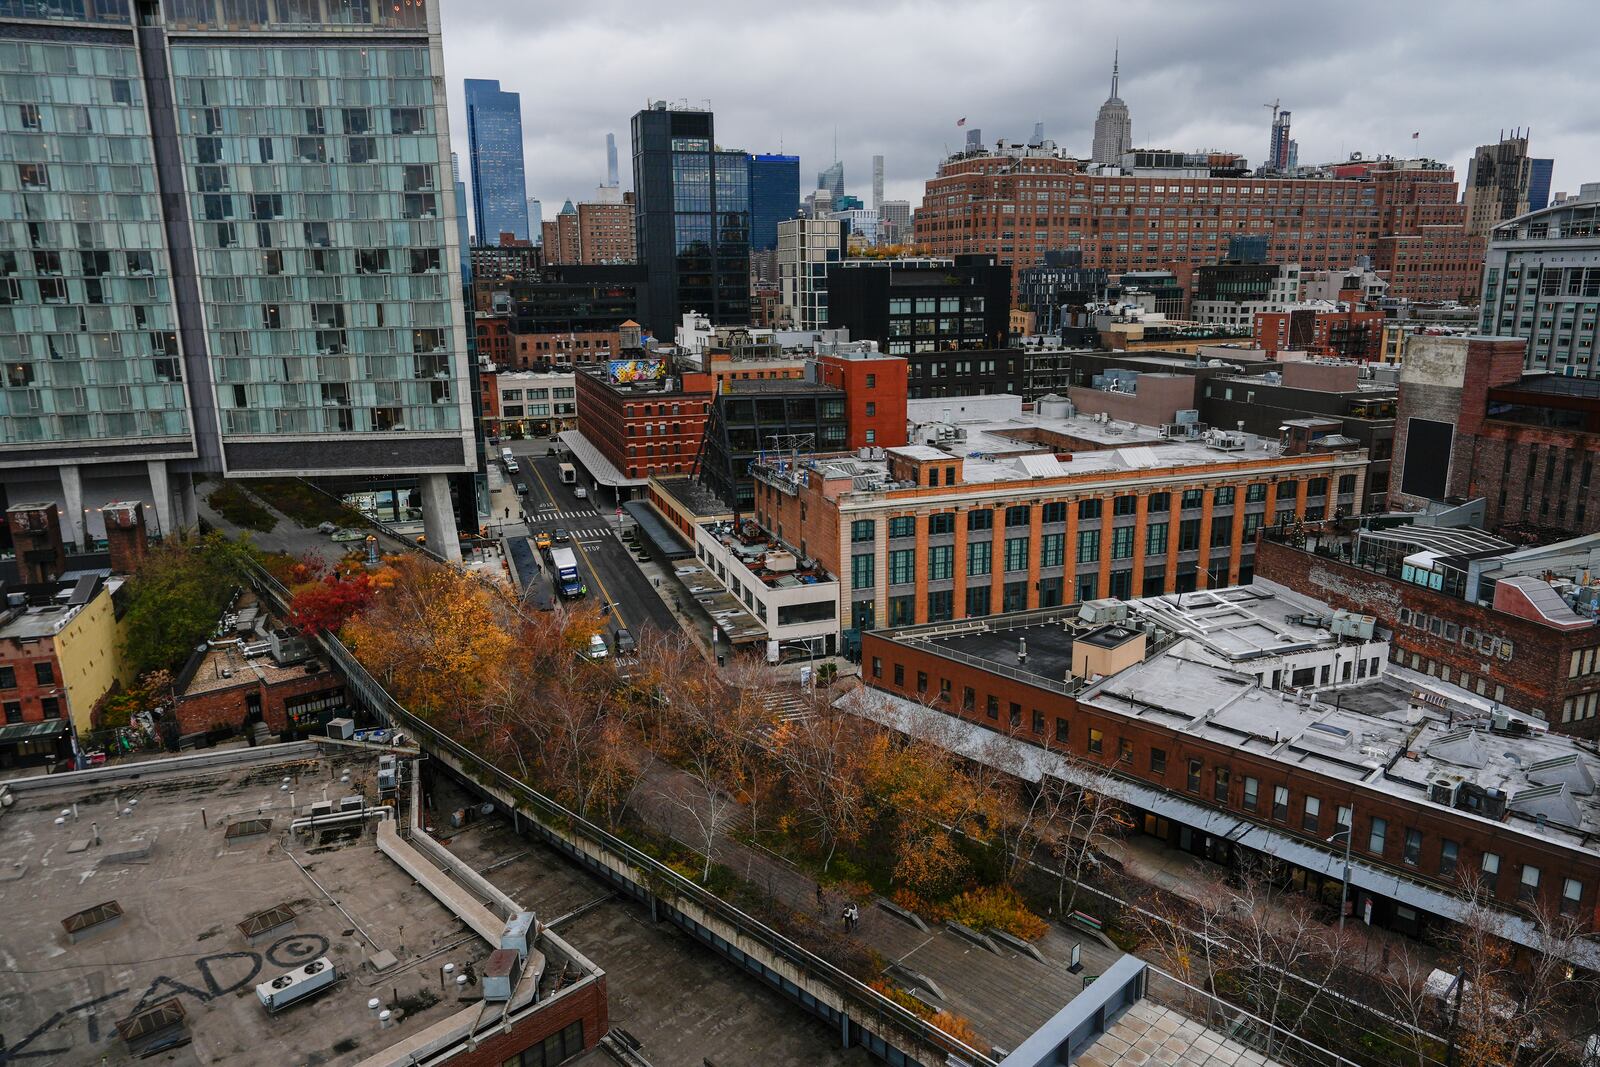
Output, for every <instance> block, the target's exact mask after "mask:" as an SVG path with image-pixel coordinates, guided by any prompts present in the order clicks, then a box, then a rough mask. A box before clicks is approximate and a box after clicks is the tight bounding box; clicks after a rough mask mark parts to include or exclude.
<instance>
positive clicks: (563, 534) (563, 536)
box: [555, 526, 572, 545]
mask: <svg viewBox="0 0 1600 1067" xmlns="http://www.w3.org/2000/svg"><path fill="white" fill-rule="evenodd" d="M555 540H556V544H558V545H564V544H566V543H567V542H568V541H571V540H572V538H570V537H568V536H567V531H565V530H563V529H562V528H561V527H559V526H557V527H556V534H555Z"/></svg>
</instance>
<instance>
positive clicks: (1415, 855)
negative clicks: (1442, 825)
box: [1400, 829, 1422, 867]
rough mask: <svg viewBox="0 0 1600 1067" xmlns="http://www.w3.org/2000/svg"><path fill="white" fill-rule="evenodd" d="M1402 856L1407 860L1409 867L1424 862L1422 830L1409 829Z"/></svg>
mask: <svg viewBox="0 0 1600 1067" xmlns="http://www.w3.org/2000/svg"><path fill="white" fill-rule="evenodd" d="M1400 858H1401V859H1403V860H1405V862H1406V865H1407V866H1408V867H1416V866H1418V865H1419V864H1421V863H1422V831H1421V830H1414V829H1407V830H1406V844H1405V848H1404V849H1402V850H1401V852H1400Z"/></svg>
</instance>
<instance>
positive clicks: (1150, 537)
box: [1144, 522, 1167, 559]
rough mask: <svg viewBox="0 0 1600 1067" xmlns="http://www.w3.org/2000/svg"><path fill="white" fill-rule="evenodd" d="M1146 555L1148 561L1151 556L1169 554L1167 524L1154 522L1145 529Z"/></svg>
mask: <svg viewBox="0 0 1600 1067" xmlns="http://www.w3.org/2000/svg"><path fill="white" fill-rule="evenodd" d="M1144 554H1145V558H1146V559H1148V558H1149V557H1151V556H1164V555H1166V554H1167V524H1166V523H1164V522H1152V523H1151V524H1150V525H1148V526H1146V527H1145V533H1144Z"/></svg>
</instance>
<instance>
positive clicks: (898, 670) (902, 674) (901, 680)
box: [894, 663, 906, 689]
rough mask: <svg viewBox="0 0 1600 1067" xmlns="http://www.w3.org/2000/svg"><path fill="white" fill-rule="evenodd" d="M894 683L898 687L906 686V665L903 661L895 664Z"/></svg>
mask: <svg viewBox="0 0 1600 1067" xmlns="http://www.w3.org/2000/svg"><path fill="white" fill-rule="evenodd" d="M894 684H895V686H896V687H897V688H901V689H903V688H905V684H906V667H905V664H903V663H896V664H895V665H894Z"/></svg>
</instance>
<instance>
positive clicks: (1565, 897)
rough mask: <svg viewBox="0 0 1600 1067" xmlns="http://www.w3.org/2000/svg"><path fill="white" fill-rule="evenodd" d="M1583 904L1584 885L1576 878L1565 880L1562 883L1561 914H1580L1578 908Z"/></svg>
mask: <svg viewBox="0 0 1600 1067" xmlns="http://www.w3.org/2000/svg"><path fill="white" fill-rule="evenodd" d="M1582 902H1583V883H1582V882H1580V881H1578V880H1577V879H1576V878H1567V879H1564V880H1563V881H1562V883H1561V914H1563V915H1576V914H1578V907H1579V905H1580V904H1581V903H1582Z"/></svg>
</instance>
